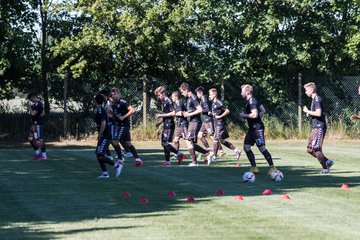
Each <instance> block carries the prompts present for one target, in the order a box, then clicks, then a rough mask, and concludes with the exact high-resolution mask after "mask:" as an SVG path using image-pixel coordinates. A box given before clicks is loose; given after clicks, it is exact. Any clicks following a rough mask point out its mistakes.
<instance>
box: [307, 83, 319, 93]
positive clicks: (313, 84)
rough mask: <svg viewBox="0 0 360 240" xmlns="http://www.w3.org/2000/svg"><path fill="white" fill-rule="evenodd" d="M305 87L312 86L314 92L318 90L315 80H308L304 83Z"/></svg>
mask: <svg viewBox="0 0 360 240" xmlns="http://www.w3.org/2000/svg"><path fill="white" fill-rule="evenodd" d="M304 88H312V89H313V91H314V92H316V84H315V83H314V82H308V83H306V84H304Z"/></svg>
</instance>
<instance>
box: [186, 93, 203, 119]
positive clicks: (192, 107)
mask: <svg viewBox="0 0 360 240" xmlns="http://www.w3.org/2000/svg"><path fill="white" fill-rule="evenodd" d="M199 105H200V103H199V101H198V98H197V97H196V95H195V94H194V93H192V94H191V96H190V97H189V98H188V99H187V102H186V109H187V112H188V113H192V112H195V111H196V107H197V106H199ZM189 121H190V122H201V118H200V115H199V114H198V115H195V116H191V117H190V119H189Z"/></svg>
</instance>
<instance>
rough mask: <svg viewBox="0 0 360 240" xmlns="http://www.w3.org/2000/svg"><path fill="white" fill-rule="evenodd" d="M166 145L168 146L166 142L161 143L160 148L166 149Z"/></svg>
mask: <svg viewBox="0 0 360 240" xmlns="http://www.w3.org/2000/svg"><path fill="white" fill-rule="evenodd" d="M167 145H169V143H168V142H161V146H163V147H166V146H167Z"/></svg>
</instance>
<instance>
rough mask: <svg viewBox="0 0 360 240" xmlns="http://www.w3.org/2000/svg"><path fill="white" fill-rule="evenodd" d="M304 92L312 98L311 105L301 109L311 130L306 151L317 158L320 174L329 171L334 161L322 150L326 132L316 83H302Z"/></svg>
mask: <svg viewBox="0 0 360 240" xmlns="http://www.w3.org/2000/svg"><path fill="white" fill-rule="evenodd" d="M304 89H305V94H306V95H307V96H308V97H310V98H311V99H312V102H311V107H310V109H308V108H307V107H306V106H304V107H303V111H304V113H305V114H306V116H307V117H309V118H310V119H311V123H312V130H311V134H310V137H309V142H308V146H307V152H308V153H309V154H311V155H312V156H313V157H315V158H317V159H318V160H319V163H320V164H321V166H322V168H323V169H322V170H321V172H320V173H321V174H328V173H330V168H331V166H332V165H334V162H333V161H332V160H330V159H328V158H327V157H325V155H324V154H323V152H322V145H323V141H324V137H325V134H326V122H325V114H324V108H323V103H322V99H321V97H320V96H319V95H318V94H317V89H316V85H315V83H313V82H309V83H307V84H305V85H304Z"/></svg>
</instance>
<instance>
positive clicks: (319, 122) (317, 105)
mask: <svg viewBox="0 0 360 240" xmlns="http://www.w3.org/2000/svg"><path fill="white" fill-rule="evenodd" d="M316 109H321V116H320V117H315V116H311V123H312V127H313V128H326V122H325V114H324V107H323V102H322V99H321V97H320V96H319V95H316V96H315V97H314V98H313V100H312V102H311V109H310V110H311V111H316Z"/></svg>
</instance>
